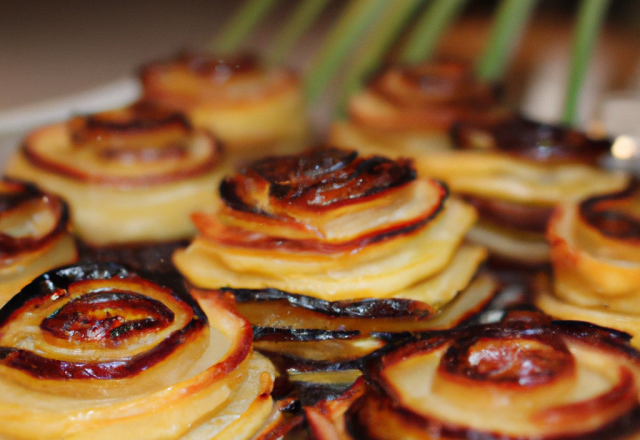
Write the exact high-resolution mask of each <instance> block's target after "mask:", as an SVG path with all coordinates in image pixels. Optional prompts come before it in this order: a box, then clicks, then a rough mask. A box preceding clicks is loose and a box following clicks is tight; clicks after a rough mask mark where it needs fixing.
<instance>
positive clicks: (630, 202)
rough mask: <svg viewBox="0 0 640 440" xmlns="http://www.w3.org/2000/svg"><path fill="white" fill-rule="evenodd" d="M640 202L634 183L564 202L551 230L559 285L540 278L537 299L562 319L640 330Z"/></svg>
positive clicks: (556, 281)
mask: <svg viewBox="0 0 640 440" xmlns="http://www.w3.org/2000/svg"><path fill="white" fill-rule="evenodd" d="M639 206H640V194H639V192H638V189H637V188H632V189H629V190H626V191H623V192H619V193H614V194H608V195H603V196H596V197H591V198H587V199H585V200H582V201H580V202H573V203H566V204H563V205H562V206H560V207H558V209H557V210H556V212H555V214H554V216H553V218H552V220H551V223H550V225H549V232H548V236H549V241H550V243H551V261H552V265H553V272H554V278H553V287H552V286H551V285H549V283H548V282H546V281H544V280H540V284H539V285H538V287H539V289H540V290H539V292H538V293H539V295H538V296H537V298H536V304H537V305H538V306H539V307H541V308H542V309H543V310H545V311H546V312H547V313H549V314H550V315H552V316H556V317H559V318H562V319H574V320H584V321H588V322H594V323H596V324H598V325H602V326H606V327H611V328H615V329H618V330H622V331H625V332H627V333H630V334H631V335H633V336H638V335H640V319H639V316H640V308H639V307H638V294H639V293H640V252H638V244H639V243H638V231H639V230H640V228H639V225H640V222H639V212H640V210H639ZM633 342H634V343H635V344H636V345H637V344H638V341H637V339H634V341H633Z"/></svg>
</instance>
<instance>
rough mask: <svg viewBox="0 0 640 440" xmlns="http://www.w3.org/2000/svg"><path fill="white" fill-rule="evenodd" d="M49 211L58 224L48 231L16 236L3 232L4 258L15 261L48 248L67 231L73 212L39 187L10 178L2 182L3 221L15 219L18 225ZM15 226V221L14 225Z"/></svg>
mask: <svg viewBox="0 0 640 440" xmlns="http://www.w3.org/2000/svg"><path fill="white" fill-rule="evenodd" d="M41 210H48V211H49V212H50V213H51V214H52V216H53V217H54V219H55V220H54V221H53V223H52V225H51V227H50V228H49V229H48V230H44V231H40V232H39V233H37V234H36V235H33V234H28V235H15V234H13V233H12V234H10V233H8V232H5V231H3V230H0V259H4V258H12V257H14V256H15V255H16V254H18V253H20V252H23V251H31V250H34V249H38V248H40V247H43V246H45V245H47V244H48V243H49V242H50V241H51V240H54V239H55V238H56V237H59V236H60V234H63V233H64V232H66V230H67V226H68V223H69V210H68V208H67V205H66V204H65V203H64V202H62V201H61V200H60V199H58V198H57V197H54V196H52V195H49V194H46V193H44V192H42V191H40V190H39V189H38V188H37V187H36V186H34V185H32V184H29V183H23V182H18V181H15V180H12V179H9V178H6V177H3V178H2V179H0V219H2V220H6V219H11V217H15V218H16V219H19V220H18V222H21V223H24V222H28V221H30V219H31V217H32V216H34V215H38V214H41ZM14 223H15V222H14Z"/></svg>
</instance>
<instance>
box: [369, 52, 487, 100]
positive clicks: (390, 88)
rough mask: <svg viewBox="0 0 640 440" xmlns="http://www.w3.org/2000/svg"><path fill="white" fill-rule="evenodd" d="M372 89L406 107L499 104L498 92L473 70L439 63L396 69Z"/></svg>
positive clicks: (382, 76) (448, 62) (383, 75)
mask: <svg viewBox="0 0 640 440" xmlns="http://www.w3.org/2000/svg"><path fill="white" fill-rule="evenodd" d="M371 89H372V90H374V91H375V92H377V93H379V94H380V95H382V96H384V97H386V98H387V99H389V100H390V101H392V102H397V103H400V104H403V105H411V104H413V105H425V104H465V105H471V106H478V107H486V106H492V105H495V104H496V103H497V95H498V93H497V89H496V88H495V87H494V86H493V85H491V84H490V83H487V82H483V81H479V80H478V79H477V78H476V77H475V76H474V74H473V70H472V69H471V66H470V65H468V64H466V63H463V62H458V61H453V60H438V61H435V62H430V63H423V64H418V65H412V66H393V67H391V68H389V69H387V70H385V71H384V72H382V73H381V74H380V75H379V76H378V77H376V78H374V80H373V81H372V82H371Z"/></svg>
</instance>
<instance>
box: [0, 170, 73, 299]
mask: <svg viewBox="0 0 640 440" xmlns="http://www.w3.org/2000/svg"><path fill="white" fill-rule="evenodd" d="M68 224H69V210H68V208H67V205H66V204H65V203H64V202H63V201H61V200H60V199H59V198H57V197H55V196H53V195H51V194H47V193H45V192H42V191H41V190H39V189H38V188H37V187H35V186H34V185H32V184H28V183H23V182H19V181H16V180H12V179H9V178H6V177H4V178H1V179H0V306H1V305H4V303H6V302H7V301H8V300H9V299H10V298H11V297H12V296H13V295H15V294H16V293H18V292H19V291H20V289H22V288H23V287H24V286H25V285H27V284H28V283H29V282H30V281H31V280H32V279H34V278H35V277H37V276H38V275H40V274H41V273H42V272H45V271H47V270H49V269H53V268H54V267H57V266H63V265H66V264H70V263H73V262H74V261H76V259H77V257H78V255H77V251H76V246H75V244H74V240H73V237H72V236H71V234H70V233H69V231H68V226H69V225H68Z"/></svg>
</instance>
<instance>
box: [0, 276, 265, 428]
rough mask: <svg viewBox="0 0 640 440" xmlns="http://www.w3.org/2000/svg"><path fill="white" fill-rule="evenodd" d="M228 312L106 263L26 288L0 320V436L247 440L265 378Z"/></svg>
mask: <svg viewBox="0 0 640 440" xmlns="http://www.w3.org/2000/svg"><path fill="white" fill-rule="evenodd" d="M230 304H232V302H231V303H230V302H228V301H225V300H224V298H223V297H208V298H206V299H201V301H200V305H198V304H197V303H196V302H195V301H194V300H193V299H191V298H190V297H188V296H187V295H186V292H185V293H183V294H177V293H175V292H174V291H171V290H169V289H167V288H165V287H162V286H160V285H158V284H155V283H154V282H152V281H149V280H147V279H143V278H140V277H138V276H136V275H135V274H132V273H130V272H128V271H127V270H126V269H124V268H122V267H120V266H116V265H110V264H102V265H96V264H85V265H79V266H68V267H65V268H61V269H56V270H54V271H51V272H47V273H45V274H44V275H42V276H40V277H38V278H36V279H35V280H34V281H33V282H32V283H31V284H29V285H28V286H26V287H25V288H24V289H23V290H22V291H21V292H20V293H19V294H18V295H17V296H15V297H14V298H13V299H12V300H11V301H10V302H9V303H7V305H6V306H5V307H4V308H2V309H1V310H0V353H1V354H2V355H1V356H0V389H1V390H2V392H1V393H0V408H1V409H2V410H1V411H0V435H1V436H2V437H3V438H4V437H7V438H21V439H29V438H33V439H49V438H50V439H57V438H88V437H91V438H97V439H102V438H104V439H107V438H122V439H129V438H131V439H133V438H144V439H156V438H157V439H160V438H162V439H174V438H175V439H178V438H180V439H187V438H188V439H210V438H212V437H213V436H214V435H218V437H216V438H229V439H243V438H249V437H250V436H251V435H253V434H254V433H255V432H256V431H257V430H258V429H260V428H261V426H262V424H263V423H264V421H265V420H266V419H267V418H268V416H269V414H270V412H271V407H272V404H271V397H270V396H269V393H270V391H271V387H272V385H273V375H274V372H273V367H272V366H271V364H270V363H269V362H268V361H266V360H265V359H264V358H262V357H261V356H259V355H254V354H252V346H251V342H252V333H251V326H250V325H249V323H248V322H247V321H246V320H245V319H243V318H242V317H240V316H239V315H238V314H237V312H235V311H234V309H233V308H232V307H231V306H230Z"/></svg>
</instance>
